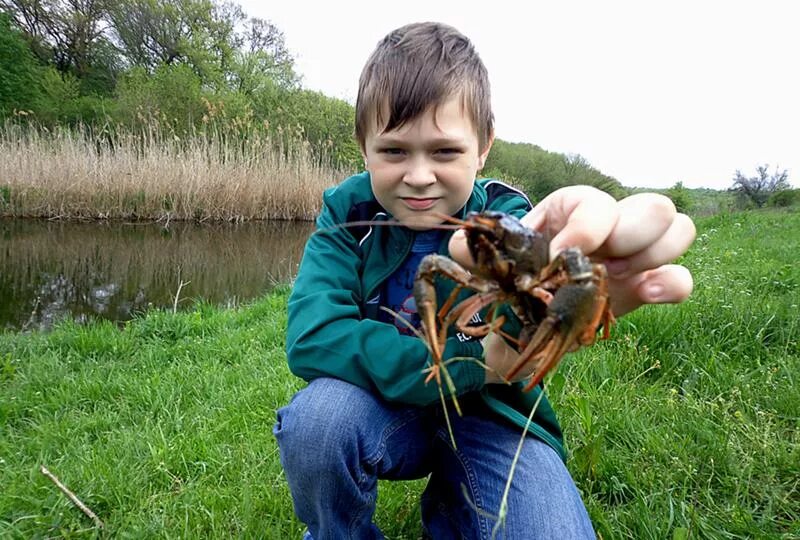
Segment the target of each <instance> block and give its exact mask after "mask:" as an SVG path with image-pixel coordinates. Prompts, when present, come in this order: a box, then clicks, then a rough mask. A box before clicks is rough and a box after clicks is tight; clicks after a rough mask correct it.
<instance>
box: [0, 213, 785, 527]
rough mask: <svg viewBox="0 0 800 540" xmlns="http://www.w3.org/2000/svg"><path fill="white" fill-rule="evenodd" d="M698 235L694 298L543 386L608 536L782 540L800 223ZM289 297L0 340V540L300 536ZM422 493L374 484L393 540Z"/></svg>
mask: <svg viewBox="0 0 800 540" xmlns="http://www.w3.org/2000/svg"><path fill="white" fill-rule="evenodd" d="M697 225H698V239H697V241H696V242H695V245H694V246H693V248H692V249H691V251H690V252H689V254H687V255H686V256H685V257H684V260H683V261H682V262H683V263H684V264H686V265H687V266H688V267H689V268H690V269H691V270H692V272H693V274H694V276H695V280H696V287H695V293H694V294H693V296H692V298H691V299H690V300H689V301H687V302H686V303H684V304H682V305H680V306H651V307H646V308H642V309H640V310H638V311H637V312H635V313H633V314H631V315H629V316H627V317H625V318H624V319H623V320H621V321H620V323H619V324H618V326H617V327H616V329H615V331H614V332H613V334H612V338H611V339H610V340H609V341H607V342H603V343H600V344H598V345H597V346H595V347H592V348H591V349H588V350H584V351H581V352H580V353H577V354H574V355H571V356H570V357H568V358H567V359H565V360H564V362H563V363H562V367H561V368H560V371H559V372H558V373H556V374H555V375H554V376H553V377H552V379H551V380H550V384H549V395H550V397H551V400H552V401H553V403H554V406H555V407H556V410H557V411H558V413H559V415H560V419H561V421H562V424H563V427H564V429H565V432H566V434H567V440H568V445H569V450H570V460H569V463H568V465H569V467H570V470H571V472H572V474H573V476H574V478H575V481H576V483H577V485H578V487H579V489H580V490H581V492H582V494H583V497H584V500H585V502H586V504H587V507H588V509H589V512H590V515H591V517H592V520H593V522H594V524H595V527H596V529H597V531H598V533H599V534H600V535H602V537H603V538H605V539H609V538H636V539H639V538H653V539H663V538H671V539H683V538H709V539H711V538H713V539H716V538H776V539H778V538H780V539H789V538H800V417H799V415H800V381H798V377H800V375H798V374H800V306H799V305H798V304H800V265H797V263H796V257H797V253H798V252H800V213H797V212H795V213H779V212H753V213H741V214H726V215H719V216H715V217H710V218H703V219H699V220H698V221H697ZM287 294H288V292H287V290H286V289H285V288H284V289H280V290H278V291H277V292H275V293H273V294H270V295H269V296H267V297H265V298H263V299H261V300H259V301H257V302H255V303H253V304H251V305H248V306H242V307H239V308H236V309H230V310H223V309H218V308H214V307H211V306H208V305H201V306H199V307H197V308H196V309H195V310H194V311H191V312H188V313H178V314H171V313H166V312H161V311H153V312H150V313H148V314H146V315H143V316H141V317H140V318H137V319H136V320H134V321H132V322H130V323H128V324H127V325H126V326H125V327H124V328H123V329H118V328H117V327H115V326H113V325H111V324H108V323H95V324H90V325H87V326H77V325H74V324H71V323H64V324H62V325H60V326H58V327H57V328H56V329H55V330H54V331H52V332H50V333H48V334H12V333H6V334H0V430H2V436H0V485H1V486H3V488H2V490H0V536H2V537H11V538H15V537H19V538H28V537H51V536H61V537H67V538H84V537H94V536H107V535H108V536H119V537H142V536H153V537H224V538H227V537H231V536H237V537H247V538H251V537H259V538H290V537H293V538H298V537H299V535H300V532H301V531H302V529H303V526H302V524H301V523H299V522H298V521H297V520H296V518H295V517H294V515H293V512H292V506H291V500H290V498H289V495H288V491H287V488H286V485H285V482H284V480H283V477H282V472H281V469H280V464H279V461H278V456H277V448H276V445H275V442H274V439H273V437H272V434H271V429H272V424H273V421H274V412H275V409H276V408H277V407H279V406H281V405H282V404H284V403H286V402H287V401H288V400H289V398H290V397H291V395H292V394H293V392H294V391H296V390H297V389H298V388H299V387H300V385H301V382H300V381H298V380H296V379H295V378H293V377H292V376H291V375H290V374H289V372H288V370H287V368H286V361H285V354H284V352H283V347H284V341H283V340H284V328H285V323H286V321H285V303H286V298H287ZM40 465H45V466H47V467H48V468H49V469H50V470H51V471H52V472H53V473H54V474H56V475H57V476H59V478H60V479H61V480H62V481H63V482H64V483H65V484H66V485H67V486H69V487H70V488H71V489H72V490H74V491H75V492H76V494H77V495H78V496H79V497H80V498H81V499H82V500H83V501H84V502H85V503H86V504H87V505H88V506H89V507H90V508H92V509H93V510H94V511H95V512H96V513H97V514H98V515H99V516H100V518H101V519H103V521H104V522H105V523H106V529H105V531H103V532H101V531H98V530H97V529H94V528H93V524H92V522H91V520H89V519H88V518H86V517H85V516H83V515H82V514H81V513H80V512H79V511H78V510H77V509H75V508H74V507H73V506H72V505H71V503H69V502H68V500H67V499H66V497H64V496H63V495H61V494H60V493H59V492H58V491H57V489H56V488H55V486H53V485H52V484H51V483H50V482H49V480H47V479H46V478H45V477H44V476H43V475H42V474H41V473H40V472H39V467H40ZM422 488H423V483H422V482H395V483H384V484H382V485H381V488H380V490H381V491H380V499H379V504H378V515H377V517H376V520H377V522H378V523H379V525H380V526H381V527H382V529H383V530H384V532H385V533H386V535H387V536H388V537H389V538H418V537H419V535H420V534H421V528H420V524H419V511H418V508H417V499H418V496H419V494H420V492H421V490H422Z"/></svg>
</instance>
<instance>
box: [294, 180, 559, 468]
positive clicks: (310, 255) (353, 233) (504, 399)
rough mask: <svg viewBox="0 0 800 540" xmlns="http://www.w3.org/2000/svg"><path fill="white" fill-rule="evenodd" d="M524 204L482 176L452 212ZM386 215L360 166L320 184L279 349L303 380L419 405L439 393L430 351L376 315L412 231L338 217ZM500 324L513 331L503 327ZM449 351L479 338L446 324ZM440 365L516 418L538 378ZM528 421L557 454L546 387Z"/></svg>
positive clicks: (467, 352)
mask: <svg viewBox="0 0 800 540" xmlns="http://www.w3.org/2000/svg"><path fill="white" fill-rule="evenodd" d="M530 209H531V205H530V202H529V201H528V199H527V197H525V195H524V194H522V193H521V192H519V191H517V190H515V189H513V188H511V187H510V186H507V185H506V184H503V183H502V182H499V181H497V180H489V179H486V180H478V181H476V182H475V187H474V188H473V190H472V195H471V196H470V198H469V200H468V201H467V204H466V205H465V206H464V208H463V209H462V210H461V211H460V214H459V216H458V217H464V215H465V214H466V212H469V211H482V210H499V211H502V212H506V213H508V214H513V215H515V216H517V217H521V216H523V215H524V214H525V213H527V212H528V211H529V210H530ZM390 219H391V216H389V215H387V213H386V211H385V210H383V208H382V207H381V206H380V204H378V202H377V200H376V199H375V196H374V195H373V193H372V189H371V187H370V178H369V173H367V172H364V173H361V174H357V175H355V176H351V177H350V178H348V179H346V180H345V181H344V182H343V183H341V184H339V185H338V186H336V187H334V188H331V189H329V190H327V191H326V192H325V194H324V196H323V208H322V212H321V214H320V216H319V218H317V231H316V232H315V233H314V234H313V235H312V236H311V237H310V238H309V240H308V243H307V244H306V248H305V252H304V254H303V260H302V262H301V264H300V270H299V272H298V274H297V279H296V280H295V283H294V286H293V289H292V293H291V296H290V298H289V323H288V330H287V337H286V352H287V356H288V359H289V368H290V369H291V371H292V373H294V374H295V375H297V376H299V377H302V378H303V379H305V380H307V381H310V380H312V379H315V378H317V377H334V378H337V379H341V380H344V381H348V382H350V383H352V384H355V385H357V386H360V387H362V388H365V389H368V390H370V391H372V392H375V393H376V394H378V395H380V396H382V397H383V398H384V399H386V400H388V401H398V402H402V403H408V404H412V405H419V406H425V405H429V404H431V403H434V402H436V401H438V400H439V391H438V388H437V385H436V384H435V383H434V382H431V383H430V384H427V385H426V384H425V383H424V378H425V377H424V375H423V374H422V370H423V369H424V368H425V367H426V366H427V365H429V363H430V361H431V359H430V355H429V353H428V350H427V348H426V347H425V344H423V343H422V341H421V340H420V339H419V338H417V337H413V336H403V335H400V334H399V333H398V332H397V330H396V328H395V327H394V326H392V325H389V324H386V323H383V322H379V321H378V320H377V318H378V317H377V314H378V309H379V306H378V303H377V301H376V300H377V296H378V294H379V291H380V289H381V285H382V283H383V282H384V281H385V280H386V279H387V278H388V277H389V276H390V275H391V274H392V272H394V271H395V270H396V269H397V268H398V267H399V266H400V264H401V263H402V262H403V260H404V259H405V257H406V256H407V255H408V253H409V252H410V250H411V245H412V243H413V239H414V234H415V233H414V231H412V230H410V229H407V228H405V227H402V226H369V225H359V226H352V227H340V225H343V224H345V223H352V222H355V221H387V220H390ZM451 234H452V232H448V233H447V234H445V235H443V236H444V237H443V239H442V242H441V244H440V246H439V253H442V254H447V244H448V240H449V238H450V236H451ZM436 287H437V297H438V298H439V299H443V298H447V296H448V294H449V292H450V291H451V290H452V288H453V283H451V282H450V280H447V279H440V280H437V285H436ZM468 294H470V293H469V292H465V293H464V295H468ZM440 301H441V300H440ZM508 324H509V326H514V325H516V326H517V328H516V333H518V332H519V322H518V320H516V318H515V317H514V318H512V322H511V323H508ZM504 329H508V330H509V331H510V332H511V333H512V335H516V333H514V329H513V328H504ZM453 357H473V358H482V357H483V347H482V345H481V343H480V341H479V340H464V339H463V335H462V336H459V335H457V332H456V330H455V329H452V328H451V331H450V334H449V337H448V339H447V343H446V346H445V349H444V354H443V358H444V359H445V360H447V359H448V358H453ZM447 369H448V372H449V374H450V375H451V377H452V379H453V382H454V383H455V386H456V390H457V393H458V394H459V395H461V394H463V393H466V392H471V391H477V392H479V393H480V396H481V397H482V398H483V400H484V401H485V402H486V404H487V405H488V406H489V407H490V408H491V409H492V410H493V411H495V412H497V413H498V414H500V415H501V416H502V417H504V418H506V419H508V420H510V421H511V422H513V423H514V424H516V425H518V426H520V427H524V426H525V423H526V420H527V417H528V414H529V413H530V410H531V408H532V407H533V404H534V402H535V401H536V399H537V397H538V395H539V393H540V391H541V387H538V388H536V389H534V390H533V391H531V392H527V393H525V392H522V386H523V385H522V384H521V383H519V384H515V385H510V386H509V385H502V384H491V385H487V384H484V378H485V372H484V369H483V368H482V367H481V366H479V365H478V364H477V363H476V362H453V363H451V364H449V365H448V368H447ZM529 431H530V433H531V434H533V435H534V436H536V437H538V438H540V439H541V440H543V441H544V442H546V443H547V444H549V445H550V446H552V447H553V448H554V449H555V450H556V451H557V452H558V453H559V455H560V456H561V458H562V459H565V452H564V446H563V438H562V434H561V428H560V427H559V425H558V421H557V420H556V417H555V413H554V412H553V409H552V408H551V407H550V404H549V403H548V401H547V398H546V397H543V398H542V401H541V402H540V403H539V407H538V409H537V411H536V414H535V415H534V420H533V423H532V424H531V426H530V427H529Z"/></svg>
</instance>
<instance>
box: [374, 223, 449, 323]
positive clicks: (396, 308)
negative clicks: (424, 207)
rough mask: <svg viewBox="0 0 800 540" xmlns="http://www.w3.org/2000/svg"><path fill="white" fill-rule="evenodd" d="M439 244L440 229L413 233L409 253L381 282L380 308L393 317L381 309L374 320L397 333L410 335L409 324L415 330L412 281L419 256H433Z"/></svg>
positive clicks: (440, 239) (415, 308)
mask: <svg viewBox="0 0 800 540" xmlns="http://www.w3.org/2000/svg"><path fill="white" fill-rule="evenodd" d="M441 241H442V231H440V230H436V229H433V230H430V231H422V232H419V233H417V235H416V237H415V238H414V244H413V245H412V246H411V253H409V254H408V257H406V260H405V261H403V264H401V265H400V267H399V268H398V269H397V270H395V271H394V273H393V274H392V275H390V276H389V277H388V278H387V279H386V281H385V282H384V283H383V288H382V289H381V298H380V305H381V306H385V307H387V308H389V309H391V310H392V311H393V312H394V313H395V314H396V315H392V314H391V313H387V312H386V311H385V310H383V309H381V310H380V311H379V312H378V320H380V321H382V322H386V323H389V324H393V325H395V327H397V329H398V330H399V331H400V333H401V334H404V335H408V336H413V335H414V332H413V331H412V330H411V328H410V327H409V325H410V326H411V327H413V328H417V329H418V328H419V315H417V304H416V302H415V301H414V278H415V277H416V275H417V267H418V266H419V263H420V262H421V261H422V259H423V257H425V256H426V255H429V254H431V253H436V252H437V251H438V250H439V243H440V242H441ZM400 319H402V320H400ZM403 321H405V322H403Z"/></svg>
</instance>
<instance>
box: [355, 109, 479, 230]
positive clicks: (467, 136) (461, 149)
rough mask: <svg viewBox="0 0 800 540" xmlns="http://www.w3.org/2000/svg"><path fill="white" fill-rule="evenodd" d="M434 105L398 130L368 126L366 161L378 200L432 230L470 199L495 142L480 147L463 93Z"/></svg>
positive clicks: (407, 220)
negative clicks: (479, 173)
mask: <svg viewBox="0 0 800 540" xmlns="http://www.w3.org/2000/svg"><path fill="white" fill-rule="evenodd" d="M435 110H436V114H435V117H434V108H433V107H431V108H429V109H428V110H427V111H425V112H424V113H423V114H421V115H420V116H419V117H417V118H415V119H413V120H411V121H409V122H407V123H406V124H405V125H403V126H401V127H400V128H398V129H395V130H392V131H387V132H383V133H381V132H380V129H378V126H377V125H376V126H373V128H372V129H369V130H368V132H367V134H366V137H365V140H364V151H363V153H364V160H365V162H366V165H367V170H368V171H369V173H370V177H371V181H372V191H373V193H374V194H375V197H376V198H377V199H378V202H379V203H380V204H381V206H383V208H385V209H386V210H387V211H388V212H389V213H390V214H392V215H393V216H394V217H395V218H396V219H397V220H399V221H400V222H402V223H403V225H405V226H406V227H409V228H411V229H416V230H424V229H429V228H431V227H432V226H433V225H437V224H439V223H441V222H442V219H441V218H440V217H437V216H436V214H446V215H448V216H450V215H453V214H454V213H455V212H456V211H458V210H459V209H460V208H461V207H462V206H464V204H465V203H466V202H467V199H469V196H470V194H471V193H472V185H473V183H474V181H475V176H476V175H477V173H478V171H479V170H480V169H481V168H483V164H484V163H485V162H486V156H487V155H488V154H489V149H490V148H491V146H492V145H491V142H492V141H489V143H488V144H487V145H486V148H485V149H484V150H483V151H481V149H479V148H478V134H477V130H476V129H475V127H474V126H473V123H472V121H471V119H470V118H469V115H468V114H465V112H464V110H463V108H462V105H461V99H460V97H458V96H457V97H454V98H452V99H450V100H449V101H446V102H445V103H443V104H441V105H439V107H438V108H436V109H435Z"/></svg>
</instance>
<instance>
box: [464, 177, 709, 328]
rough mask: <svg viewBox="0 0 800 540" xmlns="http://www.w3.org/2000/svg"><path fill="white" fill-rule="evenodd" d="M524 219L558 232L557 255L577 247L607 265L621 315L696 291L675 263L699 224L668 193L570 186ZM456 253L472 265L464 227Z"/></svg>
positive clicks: (613, 303)
mask: <svg viewBox="0 0 800 540" xmlns="http://www.w3.org/2000/svg"><path fill="white" fill-rule="evenodd" d="M522 222H523V223H524V224H526V225H528V226H529V227H531V228H533V229H536V230H538V231H541V232H544V233H546V234H549V235H550V236H551V237H552V240H551V242H550V256H551V258H552V256H553V255H555V254H557V253H558V252H559V251H561V250H563V249H565V248H568V247H573V246H577V247H579V248H581V250H582V251H583V253H584V254H586V255H588V256H590V257H591V258H592V259H593V260H596V261H600V262H603V263H604V264H605V265H606V268H607V269H608V276H609V296H610V297H611V309H612V311H613V313H614V316H616V317H620V316H622V315H624V314H625V313H628V312H630V311H633V310H634V309H636V308H638V307H639V306H641V305H643V304H667V303H678V302H682V301H684V300H685V299H686V298H687V297H688V296H689V294H690V293H691V292H692V287H693V281H692V275H691V274H690V273H689V270H688V269H686V268H685V267H683V266H679V265H674V264H669V263H670V262H671V261H673V260H674V259H676V258H678V257H679V256H681V255H682V254H683V253H684V252H685V251H686V250H687V249H688V248H689V246H690V245H691V243H692V241H694V237H695V227H694V223H692V220H691V219H689V217H688V216H686V215H684V214H679V213H678V212H676V210H675V206H674V205H673V204H672V201H670V200H669V198H668V197H665V196H663V195H658V194H655V193H642V194H638V195H631V196H630V197H627V198H625V199H622V200H621V201H615V200H614V198H613V197H611V196H610V195H608V194H607V193H605V192H603V191H600V190H599V189H596V188H593V187H589V186H569V187H565V188H561V189H559V190H557V191H554V192H553V193H551V194H550V195H548V196H547V197H545V198H544V200H542V202H540V203H539V204H537V205H536V207H535V208H534V209H533V210H532V211H531V212H529V213H528V214H527V215H526V216H525V217H523V218H522ZM450 253H451V255H452V256H453V258H454V259H455V260H456V261H458V262H460V263H462V264H464V265H466V266H467V267H471V266H472V264H471V260H470V256H469V251H468V250H467V245H466V240H465V237H464V233H463V232H462V231H458V232H456V234H454V235H453V238H452V239H451V240H450Z"/></svg>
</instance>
